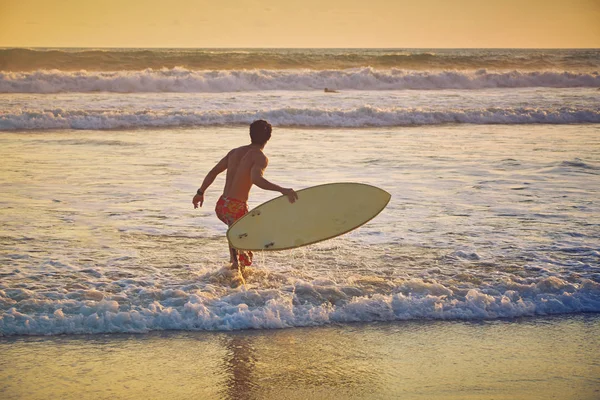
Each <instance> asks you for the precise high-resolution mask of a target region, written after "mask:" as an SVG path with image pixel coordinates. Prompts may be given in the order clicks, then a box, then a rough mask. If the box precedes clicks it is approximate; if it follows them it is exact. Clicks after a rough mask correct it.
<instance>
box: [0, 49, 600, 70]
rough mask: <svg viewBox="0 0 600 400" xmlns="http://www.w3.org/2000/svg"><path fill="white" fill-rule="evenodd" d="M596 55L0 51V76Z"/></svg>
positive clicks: (464, 65) (511, 65) (485, 62)
mask: <svg viewBox="0 0 600 400" xmlns="http://www.w3.org/2000/svg"><path fill="white" fill-rule="evenodd" d="M598 65H600V52H599V51H598V50H594V49H590V50H583V49H582V50H575V49H573V50H510V49H469V50H435V49H431V50H416V49H405V50H402V49H396V50H394V49H387V50H386V49H241V50H231V49H80V50H73V49H20V48H16V49H0V70H1V71H34V70H38V69H60V70H64V71H77V70H81V69H85V70H93V71H118V70H144V69H147V68H155V69H156V68H158V69H160V68H174V67H184V68H188V69H194V70H207V69H218V70H222V69H225V70H230V69H233V70H235V69H290V68H292V69H298V68H311V69H315V70H322V69H347V68H355V67H364V66H371V67H374V68H403V69H417V70H421V69H425V70H430V69H480V68H490V69H526V70H547V69H558V70H578V71H581V70H588V71H589V70H590V68H591V70H592V71H593V70H597V69H598Z"/></svg>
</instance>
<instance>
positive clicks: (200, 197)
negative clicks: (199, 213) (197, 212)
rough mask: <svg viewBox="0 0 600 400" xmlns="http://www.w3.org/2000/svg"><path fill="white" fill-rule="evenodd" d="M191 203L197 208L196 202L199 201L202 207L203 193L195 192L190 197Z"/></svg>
mask: <svg viewBox="0 0 600 400" xmlns="http://www.w3.org/2000/svg"><path fill="white" fill-rule="evenodd" d="M192 203H193V204H194V208H198V203H200V207H202V203H204V195H203V194H197V195H195V196H194V198H193V199H192Z"/></svg>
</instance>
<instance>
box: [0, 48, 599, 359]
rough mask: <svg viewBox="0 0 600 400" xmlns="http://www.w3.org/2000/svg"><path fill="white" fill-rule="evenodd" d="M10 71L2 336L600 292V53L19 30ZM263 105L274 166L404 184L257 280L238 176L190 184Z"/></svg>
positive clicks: (493, 314)
mask: <svg viewBox="0 0 600 400" xmlns="http://www.w3.org/2000/svg"><path fill="white" fill-rule="evenodd" d="M0 71H2V72H0V165H1V171H2V173H1V174H0V188H1V190H0V336H2V337H9V336H11V337H13V336H14V337H21V336H23V335H49V336H53V335H65V334H66V335H75V334H91V335H99V334H107V333H149V332H152V331H163V330H177V331H231V330H247V329H253V330H269V329H275V328H292V327H295V328H299V327H306V328H307V329H309V330H310V329H324V328H327V327H331V326H342V327H343V326H347V324H350V323H354V322H360V323H367V324H374V323H380V322H397V321H406V320H411V321H415V322H417V323H418V322H419V321H421V322H422V321H430V320H449V321H467V322H474V323H477V322H481V323H488V322H490V321H499V320H500V321H504V320H508V321H512V320H518V319H520V318H523V317H547V316H549V315H557V314H560V315H567V316H574V317H577V315H580V314H584V313H598V312H600V72H599V71H600V50H597V49H589V50H510V49H505V50H495V49H489V50H485V49H482V50H477V49H472V50H469V49H464V50H460V49H457V50H439V49H422V50H418V49H333V50H327V49H233V50H232V49H0ZM325 88H328V89H330V90H335V91H336V92H335V93H326V92H325V90H324V89H325ZM259 118H262V119H267V120H268V121H269V122H271V123H272V124H273V126H274V131H273V137H272V139H271V141H270V142H269V143H268V144H267V146H266V148H265V152H266V154H267V155H268V157H269V159H270V163H269V167H268V169H267V170H266V172H265V177H266V178H267V179H269V180H271V181H273V182H275V183H277V184H280V185H282V186H284V187H293V188H295V189H301V188H305V187H308V186H312V185H317V184H323V183H329V182H340V181H344V182H362V183H367V184H371V185H375V186H378V187H381V188H382V189H385V190H387V191H388V192H390V193H391V194H392V199H391V201H390V203H389V205H388V206H387V208H386V209H385V210H384V211H383V212H382V213H381V214H380V215H379V216H378V217H377V218H375V219H374V220H372V221H371V222H369V223H368V224H366V225H365V226H363V227H361V228H359V229H358V230H356V231H353V232H351V233H349V234H347V235H344V236H341V237H339V238H336V239H333V240H329V241H326V242H322V243H319V244H315V245H311V246H308V247H304V248H299V249H295V250H290V251H282V252H265V253H261V254H257V256H256V257H255V260H256V262H255V264H254V265H253V266H252V267H251V268H250V269H249V275H248V276H247V278H246V285H243V284H239V282H238V281H237V280H236V279H234V278H232V277H231V276H229V275H228V274H227V273H226V270H225V266H226V263H227V261H228V250H227V241H226V239H225V231H226V226H225V225H223V224H222V223H221V222H220V221H219V220H218V219H217V218H216V216H215V214H214V204H215V203H216V201H217V199H218V197H219V195H220V194H221V190H222V187H223V184H224V177H223V176H221V177H219V178H218V179H217V180H216V181H215V183H214V184H213V185H212V186H211V187H210V188H209V190H208V191H207V194H206V202H205V205H204V207H203V208H201V209H199V210H194V208H193V206H192V203H191V200H192V196H193V194H194V193H195V191H196V189H197V188H198V187H199V186H200V184H201V182H202V179H203V178H204V176H205V174H206V173H207V172H208V171H209V170H210V168H211V167H212V166H213V165H214V164H215V163H216V162H218V161H219V160H220V158H222V157H223V156H224V155H225V154H226V153H227V151H228V150H230V149H231V148H233V147H236V146H241V145H244V144H247V143H248V142H249V136H248V124H249V123H251V122H252V121H253V120H255V119H259ZM277 195H278V194H277V193H274V192H265V191H262V190H260V189H258V188H254V189H253V190H252V192H251V195H250V202H249V203H250V207H251V208H252V207H254V206H257V205H259V204H260V203H262V202H263V201H266V200H269V199H271V198H274V197H275V196H277ZM317 327H320V328H317ZM342 329H344V328H342ZM596 365H597V364H596Z"/></svg>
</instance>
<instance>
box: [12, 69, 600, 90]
mask: <svg viewBox="0 0 600 400" xmlns="http://www.w3.org/2000/svg"><path fill="white" fill-rule="evenodd" d="M526 87H549V88H571V87H599V88H600V73H598V72H588V73H584V72H556V71H544V72H540V71H517V70H514V71H505V72H496V71H488V70H485V69H481V70H477V71H456V70H445V71H406V70H401V69H374V68H370V67H365V68H353V69H345V70H331V69H330V70H321V71H318V70H212V71H193V70H189V69H185V68H173V69H158V70H154V69H146V70H143V71H116V72H90V71H77V72H65V71H60V70H38V71H34V72H0V93H61V92H117V93H136V92H240V91H259V90H323V89H324V88H332V89H337V90H406V89H411V90H435V89H468V90H472V89H489V88H526Z"/></svg>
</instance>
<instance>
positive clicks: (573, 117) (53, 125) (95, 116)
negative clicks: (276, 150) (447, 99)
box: [0, 106, 600, 130]
mask: <svg viewBox="0 0 600 400" xmlns="http://www.w3.org/2000/svg"><path fill="white" fill-rule="evenodd" d="M259 118H264V119H268V120H269V121H270V122H271V123H273V124H275V125H277V126H302V127H365V126H411V125H436V124H575V123H600V108H596V109H576V108H570V107H563V108H556V109H538V108H504V109H503V108H482V109H464V110H463V109H449V110H430V109H411V108H389V109H379V108H375V107H369V106H366V107H360V108H356V109H350V110H342V109H319V108H290V107H286V108H280V109H274V110H263V111H203V112H193V111H154V110H152V111H151V110H144V111H129V112H128V111H121V110H111V111H107V110H63V109H55V110H43V111H35V110H29V111H28V110H21V111H18V112H0V130H18V129H30V130H44V129H116V128H142V127H177V126H214V125H244V124H248V123H250V122H252V121H253V120H255V119H259Z"/></svg>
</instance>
